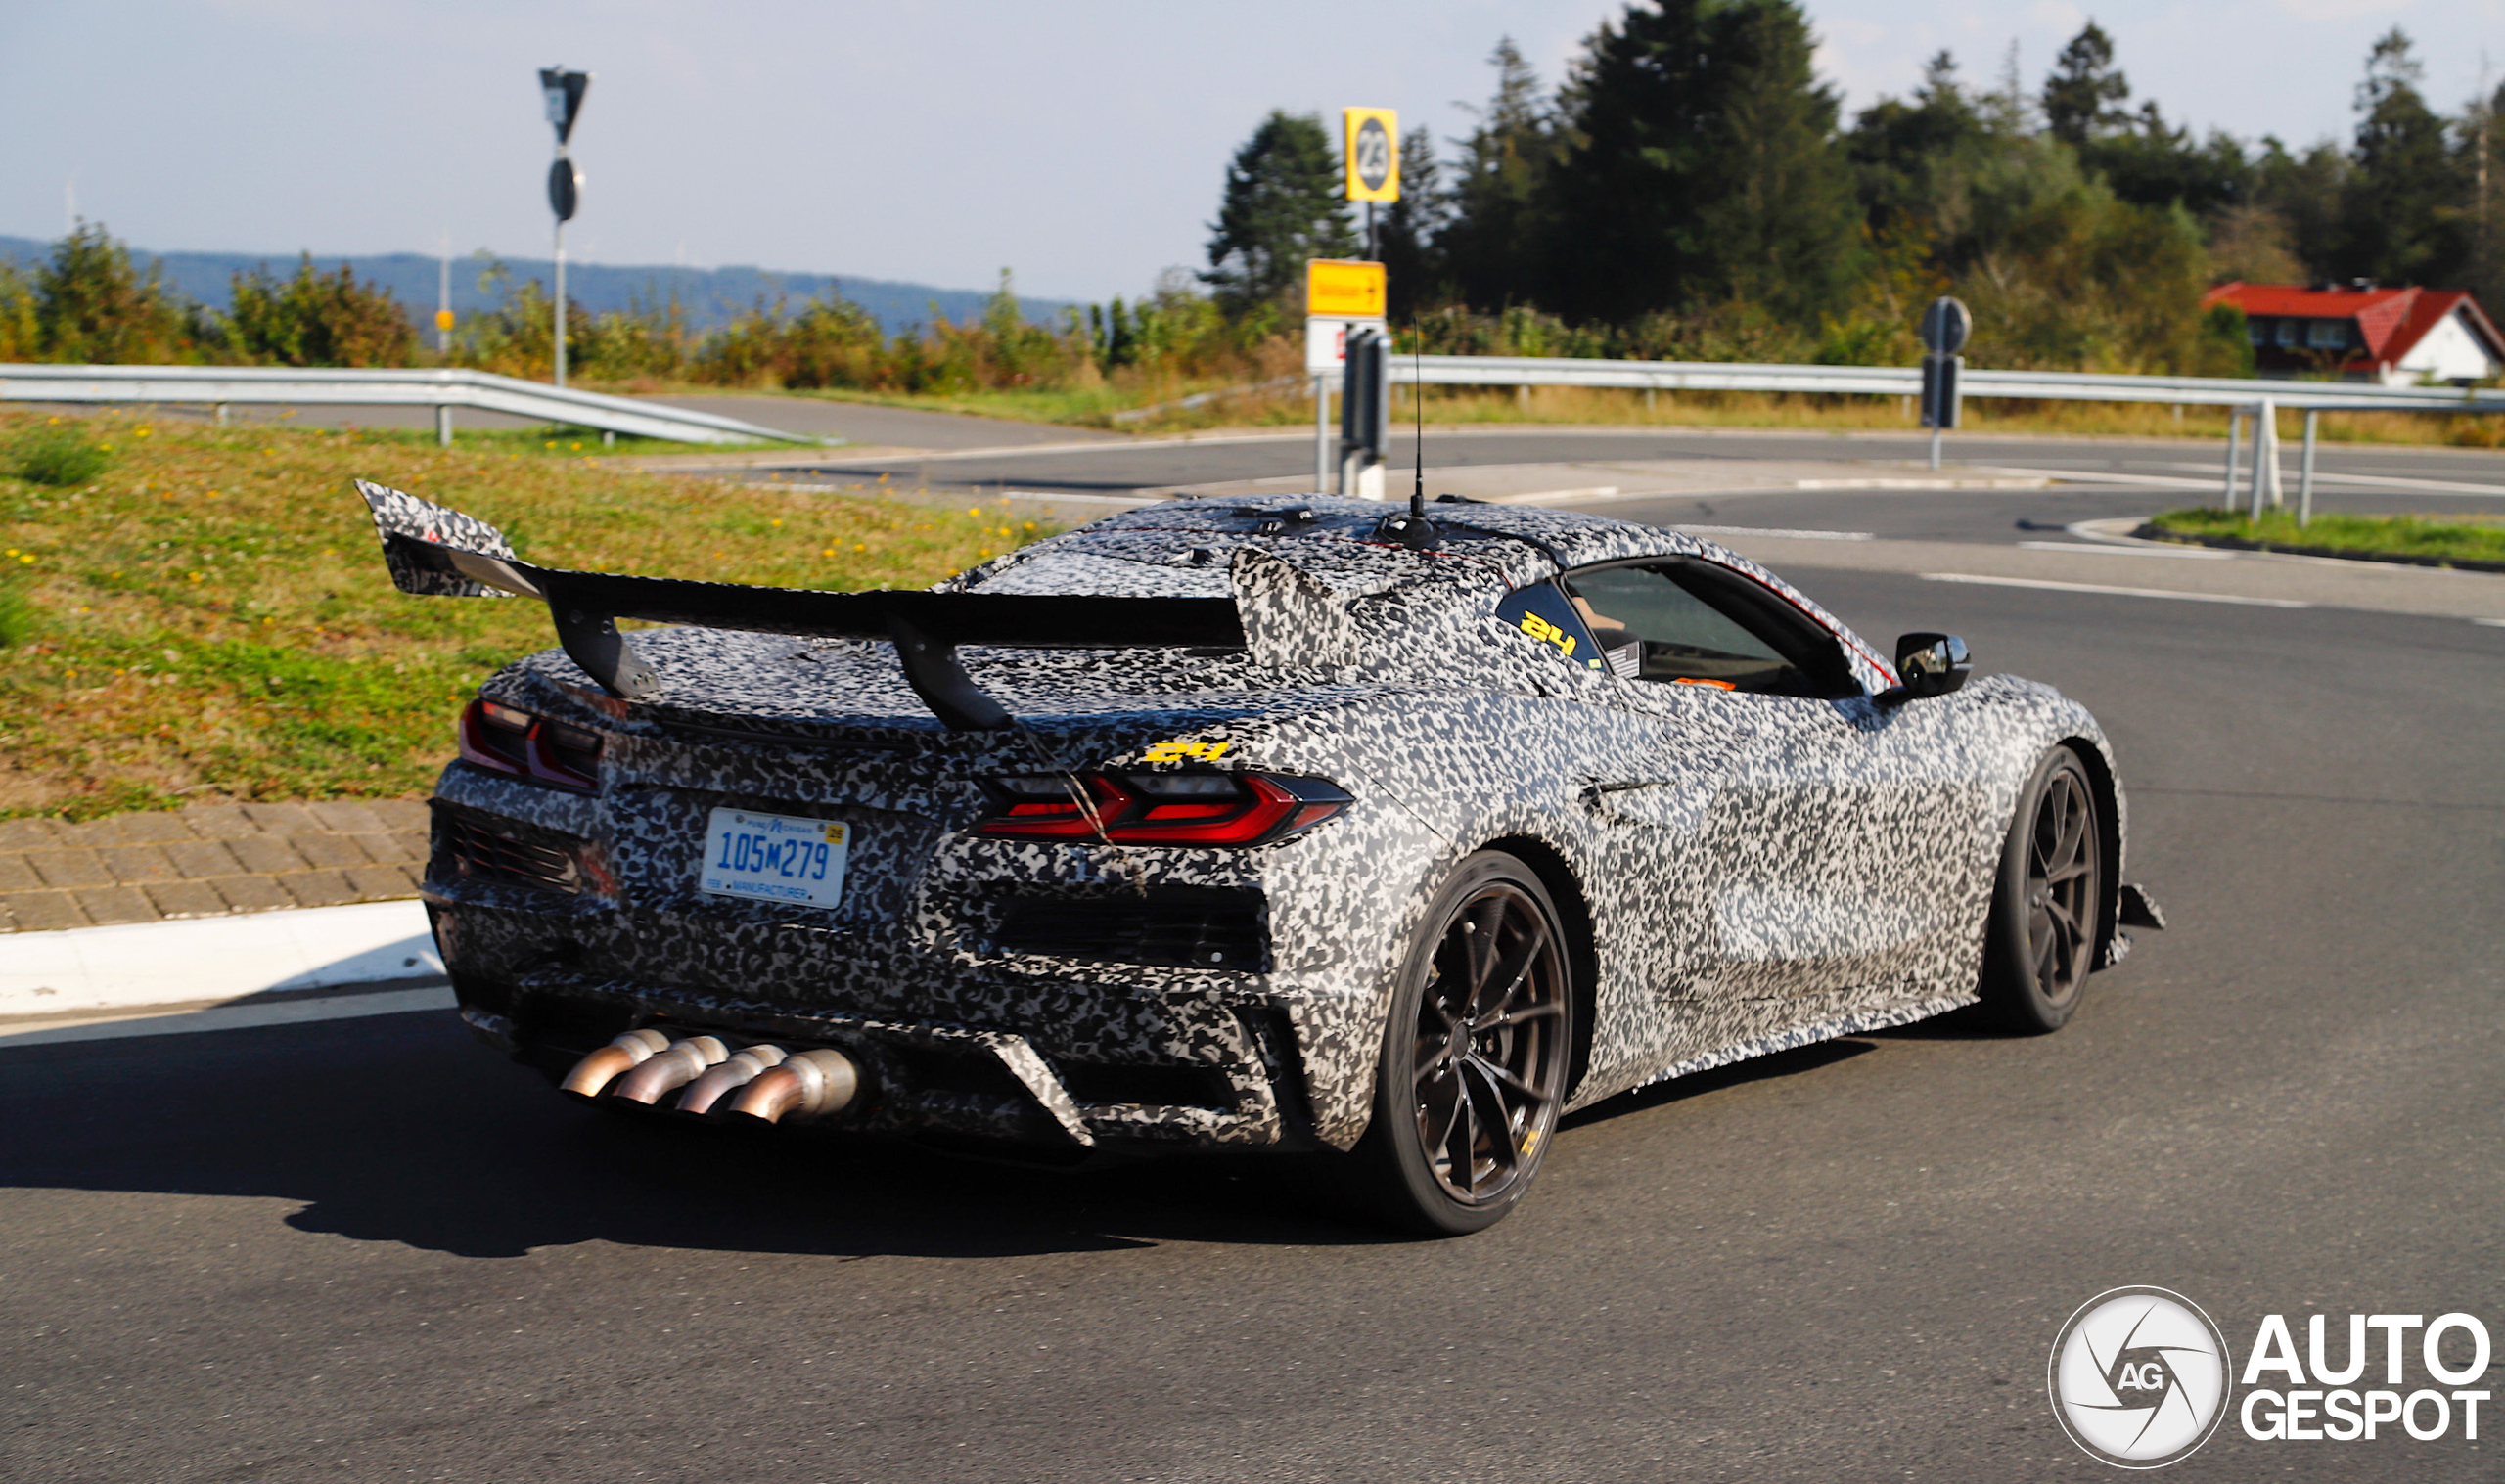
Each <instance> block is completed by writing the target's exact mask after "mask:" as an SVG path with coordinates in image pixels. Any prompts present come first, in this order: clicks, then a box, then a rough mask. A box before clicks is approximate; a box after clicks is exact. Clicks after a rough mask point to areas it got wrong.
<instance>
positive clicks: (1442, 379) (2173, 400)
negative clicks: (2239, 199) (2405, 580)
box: [1314, 355, 2505, 525]
mask: <svg viewBox="0 0 2505 1484" xmlns="http://www.w3.org/2000/svg"><path fill="white" fill-rule="evenodd" d="M1959 380H1960V382H1963V383H1964V384H1963V385H1962V387H1961V388H1960V390H1961V392H1962V394H1963V395H1965V396H1969V397H2012V398H2024V399H2033V400H2041V401H2055V402H2153V403H2158V404H2170V405H2173V406H2177V407H2186V406H2189V407H2224V408H2228V409H2230V410H2231V411H2232V412H2233V414H2234V416H2233V417H2232V418H2230V419H2229V421H2228V425H2227V458H2226V470H2225V482H2224V497H2225V502H2226V504H2227V505H2228V506H2229V507H2234V506H2237V505H2239V504H2240V503H2241V500H2242V498H2243V497H2242V496H2241V495H2239V493H2238V490H2237V487H2236V486H2237V483H2238V481H2239V479H2242V478H2245V477H2246V474H2245V470H2244V464H2243V443H2244V425H2245V422H2246V420H2247V419H2251V420H2252V423H2253V427H2254V433H2253V441H2254V449H2253V462H2252V466H2251V472H2250V491H2249V492H2250V495H2251V499H2252V505H2253V514H2254V516H2255V517H2256V518H2257V517H2259V516H2260V514H2261V507H2262V503H2263V501H2264V499H2265V498H2266V499H2267V500H2268V503H2270V504H2271V505H2274V506H2275V505H2278V504H2280V503H2281V502H2282V499H2283V496H2282V494H2281V490H2280V483H2279V462H2278V450H2279V436H2278V428H2277V424H2276V423H2275V422H2274V421H2273V417H2272V414H2273V413H2274V412H2276V411H2277V410H2278V409H2280V408H2285V409H2287V410H2289V411H2291V412H2301V413H2303V414H2304V415H2305V436H2304V454H2303V458H2302V461H2301V464H2300V471H2299V473H2298V495H2297V523H2298V524H2299V525H2302V524H2304V523H2306V521H2308V520H2309V519H2311V517H2312V515H2313V463H2314V441H2315V423H2316V420H2317V419H2318V418H2319V416H2320V415H2321V414H2323V413H2326V412H2437V413H2505V389H2499V388H2497V387H2493V386H2384V385H2378V384H2376V383H2374V382H2297V381H2278V380H2263V379H2261V378H2257V377H2256V378H2236V377H2163V376H2118V375H2107V374H2104V373H2099V372H2077V371H1978V370H1974V369H1972V368H1969V369H1967V370H1966V371H1965V372H1963V373H1962V374H1961V375H1960V377H1959ZM1338 381H1339V378H1338V377H1337V376H1336V375H1332V376H1323V377H1316V378H1315V379H1314V383H1315V384H1314V392H1315V411H1314V419H1315V422H1314V429H1315V431H1314V436H1315V439H1316V448H1315V471H1316V472H1315V477H1316V479H1317V480H1322V479H1327V477H1328V472H1327V465H1326V461H1325V459H1324V458H1323V455H1322V451H1321V447H1320V440H1321V439H1322V438H1323V436H1324V429H1325V419H1324V409H1323V406H1322V399H1323V394H1324V393H1325V392H1327V391H1328V390H1329V389H1330V387H1331V386H1332V385H1336V384H1337V383H1338ZM1391 381H1392V382H1393V383H1394V384H1398V385H1410V386H1416V385H1429V386H1617V387H1629V388H1633V389H1636V390H1640V391H1647V392H1662V391H1788V392H1795V393H1804V394H1811V395H1827V396H1882V397H1907V398H1911V397H1915V396H1919V395H1920V394H1921V392H1922V372H1921V371H1920V370H1919V369H1917V368H1915V367H1911V366H1783V365H1767V364H1749V363H1743V362H1724V361H1597V360H1593V361H1584V360H1568V359H1566V358H1564V357H1547V356H1476V355H1428V356H1393V357H1392V358H1391ZM1938 464H1939V451H1938V445H1937V443H1936V441H1935V442H1934V444H1933V448H1932V467H1933V468H1935V469H1936V468H1937V467H1938Z"/></svg>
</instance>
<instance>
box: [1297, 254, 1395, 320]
mask: <svg viewBox="0 0 2505 1484" xmlns="http://www.w3.org/2000/svg"><path fill="white" fill-rule="evenodd" d="M1383 302H1384V301H1383V264H1381V263H1356V262H1349V261H1347V260H1346V259H1344V258H1333V257H1314V258H1307V259H1305V264H1304V312H1305V313H1307V314H1318V315H1327V316H1334V317H1338V318H1343V319H1355V320H1379V319H1381V318H1383Z"/></svg>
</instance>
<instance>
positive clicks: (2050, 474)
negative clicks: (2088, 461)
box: [1968, 464, 2321, 489]
mask: <svg viewBox="0 0 2505 1484" xmlns="http://www.w3.org/2000/svg"><path fill="white" fill-rule="evenodd" d="M1968 467H1969V468H1973V469H1990V470H1993V471H1995V472H2000V473H2006V474H2038V475H2042V476H2043V477H2045V478H2046V479H2050V480H2053V481H2056V482H2059V483H2063V484H2073V483H2076V484H2133V485H2138V486H2140V487H2142V488H2146V489H2216V488H2217V487H2218V486H2219V483H2220V482H2221V481H2220V479H2177V478H2173V477H2170V476H2168V475H2165V474H2117V473H2108V472H2105V471H2103V470H2086V469H2019V468H2015V467H2007V466H2001V465H1983V464H1977V465H1970V466H1968ZM2171 467H2176V468H2180V467H2182V466H2171ZM2315 477H2316V478H2320V477H2321V475H2320V473H2319V472H2317V473H2316V474H2315ZM2221 478H2223V475H2222V476H2221Z"/></svg>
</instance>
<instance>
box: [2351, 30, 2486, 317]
mask: <svg viewBox="0 0 2505 1484" xmlns="http://www.w3.org/2000/svg"><path fill="white" fill-rule="evenodd" d="M2420 75H2421V72H2420V68H2419V66H2418V60H2417V59H2416V58H2415V57H2412V56H2411V55H2410V51H2409V38H2408V36H2406V35H2404V34H2402V32H2401V30H2400V29H2399V27H2397V26H2395V27H2393V28H2392V29H2391V31H2389V32H2387V33H2386V34H2385V35H2384V36H2383V38H2382V39H2380V40H2378V41H2377V42H2376V43H2375V46H2374V50H2373V51H2372V52H2371V53H2369V54H2368V55H2367V59H2366V80H2365V81H2364V82H2362V83H2360V84H2359V85H2358V88H2357V112H2358V113H2359V114H2360V115H2362V116H2361V117H2360V118H2359V120H2358V123H2357V147H2356V150H2355V152H2354V158H2355V172H2354V173H2353V174H2352V175H2351V176H2350V177H2349V179H2348V183H2347V187H2346V189H2345V190H2344V191H2343V192H2342V193H2341V200H2340V247H2339V250H2338V256H2337V259H2336V260H2337V261H2338V263H2339V265H2340V271H2341V275H2342V276H2343V277H2349V278H2367V279H2373V280H2375V281H2377V282H2379V283H2385V284H2422V285H2427V286H2429V287H2435V288H2442V287H2448V286H2449V285H2450V284H2451V281H2452V280H2454V279H2456V278H2457V277H2459V275H2460V274H2461V272H2462V271H2463V270H2464V269H2465V268H2466V267H2467V266H2468V262H2467V259H2468V256H2469V253H2468V251H2467V248H2468V247H2469V243H2468V236H2469V233H2468V230H2467V229H2468V227H2469V222H2468V220H2467V218H2468V213H2467V212H2466V211H2465V210H2463V206H2464V205H2465V203H2466V202H2468V200H2469V198H2470V196H2471V192H2470V190H2469V189H2467V187H2468V184H2469V183H2468V182H2466V181H2464V180H2463V179H2462V170H2461V163H2462V161H2460V160H2459V159H2457V158H2456V157H2454V155H2453V153H2452V151H2451V150H2450V148H2449V147H2448V143H2447V141H2446V139H2445V133H2446V130H2445V126H2444V120H2443V119H2441V118H2439V117H2437V114H2436V112H2435V110H2433V109H2430V108H2429V107H2428V106H2427V100H2426V98H2425V97H2424V96H2423V95H2422V94H2420V92H2419V91H2418V80H2419V77H2420Z"/></svg>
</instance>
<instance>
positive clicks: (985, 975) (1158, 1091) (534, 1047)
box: [427, 882, 1337, 1150]
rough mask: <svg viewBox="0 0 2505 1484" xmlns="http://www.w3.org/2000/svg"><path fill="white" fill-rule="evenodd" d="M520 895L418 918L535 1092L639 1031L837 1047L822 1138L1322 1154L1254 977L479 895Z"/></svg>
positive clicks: (466, 999) (442, 904)
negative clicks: (1182, 977)
mask: <svg viewBox="0 0 2505 1484" xmlns="http://www.w3.org/2000/svg"><path fill="white" fill-rule="evenodd" d="M515 895H519V893H514V892H511V891H504V890H499V889H496V888H492V887H487V888H482V887H478V886H476V885H474V884H472V883H466V882H464V883H457V884H454V885H451V886H448V887H447V886H445V885H443V884H441V883H430V887H429V890H428V892H427V905H428V909H429V912H430V915H431V916H432V917H433V921H434V926H435V936H436V940H437V942H438V943H439V944H440V945H441V947H442V949H443V952H444V958H445V965H446V967H447V968H448V969H449V970H450V972H451V975H452V979H453V984H454V986H455V988H456V989H457V990H458V992H459V994H460V998H461V1003H462V1012H463V1015H464V1017H465V1018H466V1019H468V1020H469V1021H470V1023H471V1024H472V1025H473V1026H474V1027H475V1028H477V1029H478V1030H479V1031H480V1032H481V1033H482V1035H483V1036H484V1037H485V1038H486V1039H488V1040H490V1041H491V1042H493V1043H494V1044H497V1045H499V1046H500V1047H502V1048H503V1049H505V1050H507V1051H508V1052H509V1053H511V1054H512V1055H513V1056H514V1057H516V1058H517V1059H519V1060H522V1061H524V1062H526V1063H528V1064H531V1065H534V1066H536V1067H538V1068H539V1069H541V1070H542V1071H543V1072H545V1073H546V1074H547V1075H548V1076H549V1077H550V1078H551V1080H556V1079H558V1078H562V1077H563V1076H564V1075H565V1072H566V1070H567V1069H568V1068H569V1067H570V1066H571V1065H572V1064H573V1062H574V1061H575V1060H576V1059H578V1058H579V1057H582V1056H583V1055H585V1054H586V1053H588V1052H590V1051H591V1050H592V1049H594V1048H596V1047H598V1046H600V1045H602V1044H604V1043H606V1042H607V1041H609V1040H610V1039H611V1038H613V1037H615V1036H616V1035H618V1034H620V1033H622V1032H625V1031H628V1030H635V1029H642V1028H645V1027H648V1026H650V1027H655V1028H659V1029H660V1030H662V1031H664V1032H665V1033H668V1034H671V1035H673V1036H678V1035H690V1034H697V1033H711V1034H715V1035H719V1036H721V1037H723V1038H724V1039H725V1040H726V1041H729V1042H731V1043H732V1044H733V1045H734V1046H735V1047H736V1046H737V1045H740V1044H745V1043H750V1042H768V1041H770V1042H773V1043H776V1044H778V1045H781V1046H784V1047H785V1048H787V1049H792V1048H797V1047H801V1046H817V1045H824V1046H834V1047H838V1048H841V1049H842V1050H843V1051H844V1052H845V1053H846V1054H847V1055H849V1056H853V1057H856V1058H857V1059H860V1060H861V1061H863V1062H864V1064H865V1065H866V1066H867V1067H868V1068H869V1069H870V1071H871V1074H872V1082H873V1084H874V1086H875V1088H876V1092H875V1094H874V1095H873V1096H871V1097H869V1098H866V1099H864V1100H863V1101H862V1102H861V1103H860V1104H858V1105H856V1106H855V1107H852V1108H848V1109H846V1110H845V1111H844V1112H843V1114H841V1115H839V1116H838V1117H836V1118H835V1119H833V1120H832V1121H831V1123H830V1125H829V1126H831V1127H837V1128H849V1129H857V1130H861V1131H865V1132H879V1133H888V1134H904V1135H915V1134H936V1133H946V1134H955V1135H963V1136H970V1137H974V1138H979V1139H987V1140H1005V1141H1013V1142H1017V1143H1023V1144H1030V1145H1040V1146H1046V1147H1061V1148H1064V1149H1069V1150H1081V1149H1088V1148H1096V1147H1118V1146H1131V1147H1168V1148H1171V1147H1235V1148H1244V1147H1315V1146H1317V1145H1318V1144H1319V1143H1321V1142H1322V1141H1321V1140H1318V1139H1317V1138H1316V1131H1315V1129H1314V1126H1313V1117H1312V1112H1311V1101H1310V1098H1309V1097H1308V1090H1307V1088H1306V1085H1305V1073H1304V1058H1303V1057H1301V1056H1300V1054H1299V1051H1298V1046H1299V1044H1300V1041H1301V1040H1302V1039H1303V1036H1304V1034H1305V1033H1306V1030H1305V1027H1303V1026H1300V1025H1299V1023H1298V1022H1299V1021H1309V1020H1310V1019H1311V1018H1312V1014H1313V1012H1314V1011H1315V1009H1316V1007H1313V1006H1310V1005H1297V1006H1283V1005H1281V1004H1278V1003H1276V1002H1275V1001H1274V1000H1273V999H1272V998H1271V997H1270V996H1269V995H1268V994H1267V993H1265V992H1264V988H1263V976H1260V975H1251V974H1247V975H1240V976H1237V977H1240V978H1242V979H1244V980H1245V981H1246V983H1245V984H1244V986H1243V987H1242V988H1243V992H1241V993H1238V994H1235V995H1218V994H1211V993H1208V992H1207V989H1206V987H1194V988H1182V987H1173V986H1161V985H1157V984H1154V983H1149V982H1142V980H1143V979H1145V978H1146V977H1147V976H1148V975H1150V974H1151V973H1153V972H1154V971H1148V970H1141V971H1136V972H1137V973H1138V974H1139V977H1137V978H1133V977H1127V976H1125V973H1124V967H1123V966H1117V965H1072V966H1070V968H1071V969H1072V970H1075V971H1074V972H1071V973H1069V974H1065V975H1060V976H1046V975H1030V974H1011V973H1005V972H1001V971H998V970H987V969H985V968H983V967H980V966H979V965H976V964H973V963H967V962H963V961H959V962H936V963H934V959H933V956H930V955H927V954H923V953H917V952H914V951H912V950H910V949H908V948H904V947H900V946H899V945H897V944H895V943H893V942H888V943H874V942H869V941H865V940H864V939H863V938H862V937H860V936H859V935H856V934H850V933H833V932H818V931H812V930H811V929H808V928H805V927H796V926H793V925H791V924H757V923H725V922H687V921H685V920H678V919H672V918H670V917H669V916H668V915H663V914H639V915H630V914H627V913H624V912H621V911H618V910H616V909H615V908H614V907H605V906H603V905H601V904H599V903H598V902H597V900H596V899H584V898H576V899H572V900H561V901H556V902H552V903H550V904H549V905H547V906H545V907H540V906H538V905H537V904H531V905H527V906H524V905H518V904H516V903H515V902H513V901H511V900H494V898H510V897H512V896H515ZM951 957H955V956H951ZM1195 977H1196V978H1200V979H1203V980H1206V979H1207V977H1209V976H1207V975H1198V976H1195ZM727 985H744V986H753V988H743V989H730V988H726V987H725V986H727ZM1324 1017H1325V1018H1337V1017H1336V1016H1333V1015H1331V1014H1330V1013H1329V1012H1328V1011H1327V1010H1325V1011H1324Z"/></svg>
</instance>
